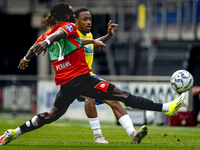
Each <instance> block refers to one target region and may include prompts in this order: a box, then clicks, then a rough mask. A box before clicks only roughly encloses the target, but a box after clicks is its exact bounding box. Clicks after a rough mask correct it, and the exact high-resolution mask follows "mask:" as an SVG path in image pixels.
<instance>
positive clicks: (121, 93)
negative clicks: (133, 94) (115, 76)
mask: <svg viewBox="0 0 200 150" xmlns="http://www.w3.org/2000/svg"><path fill="white" fill-rule="evenodd" d="M129 95H130V92H128V91H125V90H122V89H120V88H118V87H117V86H115V88H114V90H113V92H112V95H111V98H110V99H111V100H117V101H122V102H125V101H126V99H127V98H128V96H129Z"/></svg>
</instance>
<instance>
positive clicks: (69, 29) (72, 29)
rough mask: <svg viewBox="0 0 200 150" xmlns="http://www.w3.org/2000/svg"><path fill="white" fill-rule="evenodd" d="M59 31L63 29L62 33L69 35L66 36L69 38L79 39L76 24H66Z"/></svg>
mask: <svg viewBox="0 0 200 150" xmlns="http://www.w3.org/2000/svg"><path fill="white" fill-rule="evenodd" d="M59 29H61V30H62V31H64V32H65V33H67V34H66V35H68V37H71V36H78V37H79V35H78V33H77V27H76V25H75V24H74V23H66V24H64V25H62V26H61V27H60V28H59Z"/></svg>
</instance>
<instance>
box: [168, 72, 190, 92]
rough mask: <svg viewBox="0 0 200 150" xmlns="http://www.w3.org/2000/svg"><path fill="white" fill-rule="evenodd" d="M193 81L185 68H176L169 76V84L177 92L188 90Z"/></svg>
mask: <svg viewBox="0 0 200 150" xmlns="http://www.w3.org/2000/svg"><path fill="white" fill-rule="evenodd" d="M193 83H194V80H193V77H192V75H191V74H190V73H189V72H188V71H186V70H178V71H176V72H175V73H174V74H173V75H172V77H171V86H172V88H173V89H174V90H175V91H176V92H178V93H184V92H187V91H189V90H190V89H191V88H192V86H193Z"/></svg>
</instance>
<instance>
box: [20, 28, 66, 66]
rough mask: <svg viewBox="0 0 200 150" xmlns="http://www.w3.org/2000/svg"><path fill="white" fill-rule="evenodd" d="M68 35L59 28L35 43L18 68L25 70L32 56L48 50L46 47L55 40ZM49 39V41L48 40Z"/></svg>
mask: <svg viewBox="0 0 200 150" xmlns="http://www.w3.org/2000/svg"><path fill="white" fill-rule="evenodd" d="M67 36H68V35H66V33H65V32H64V31H62V30H58V31H56V32H55V33H53V34H51V35H50V36H49V37H48V38H47V39H46V40H44V41H42V42H40V43H38V44H34V45H33V46H32V47H31V48H30V49H29V50H28V51H27V53H26V55H25V57H24V58H23V59H22V60H21V61H20V63H19V66H18V68H20V69H23V70H25V69H26V68H27V67H28V64H29V61H30V59H31V58H32V57H34V56H38V55H39V54H40V53H41V52H42V51H44V53H45V52H46V49H47V47H48V46H49V45H51V44H52V43H53V42H54V41H60V40H61V39H63V38H66V37H67ZM47 41H48V42H47ZM44 53H43V54H44Z"/></svg>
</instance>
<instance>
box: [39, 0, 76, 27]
mask: <svg viewBox="0 0 200 150" xmlns="http://www.w3.org/2000/svg"><path fill="white" fill-rule="evenodd" d="M70 7H71V6H70V5H68V4H67V3H63V2H61V3H58V4H55V5H53V6H52V7H51V10H50V16H47V17H45V18H44V19H42V20H41V25H42V27H43V28H44V27H47V28H49V27H53V26H55V25H56V23H57V21H64V20H66V18H65V14H68V15H70V14H71V13H72V14H73V11H72V10H71V9H70ZM69 21H70V22H73V19H71V20H69Z"/></svg>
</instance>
